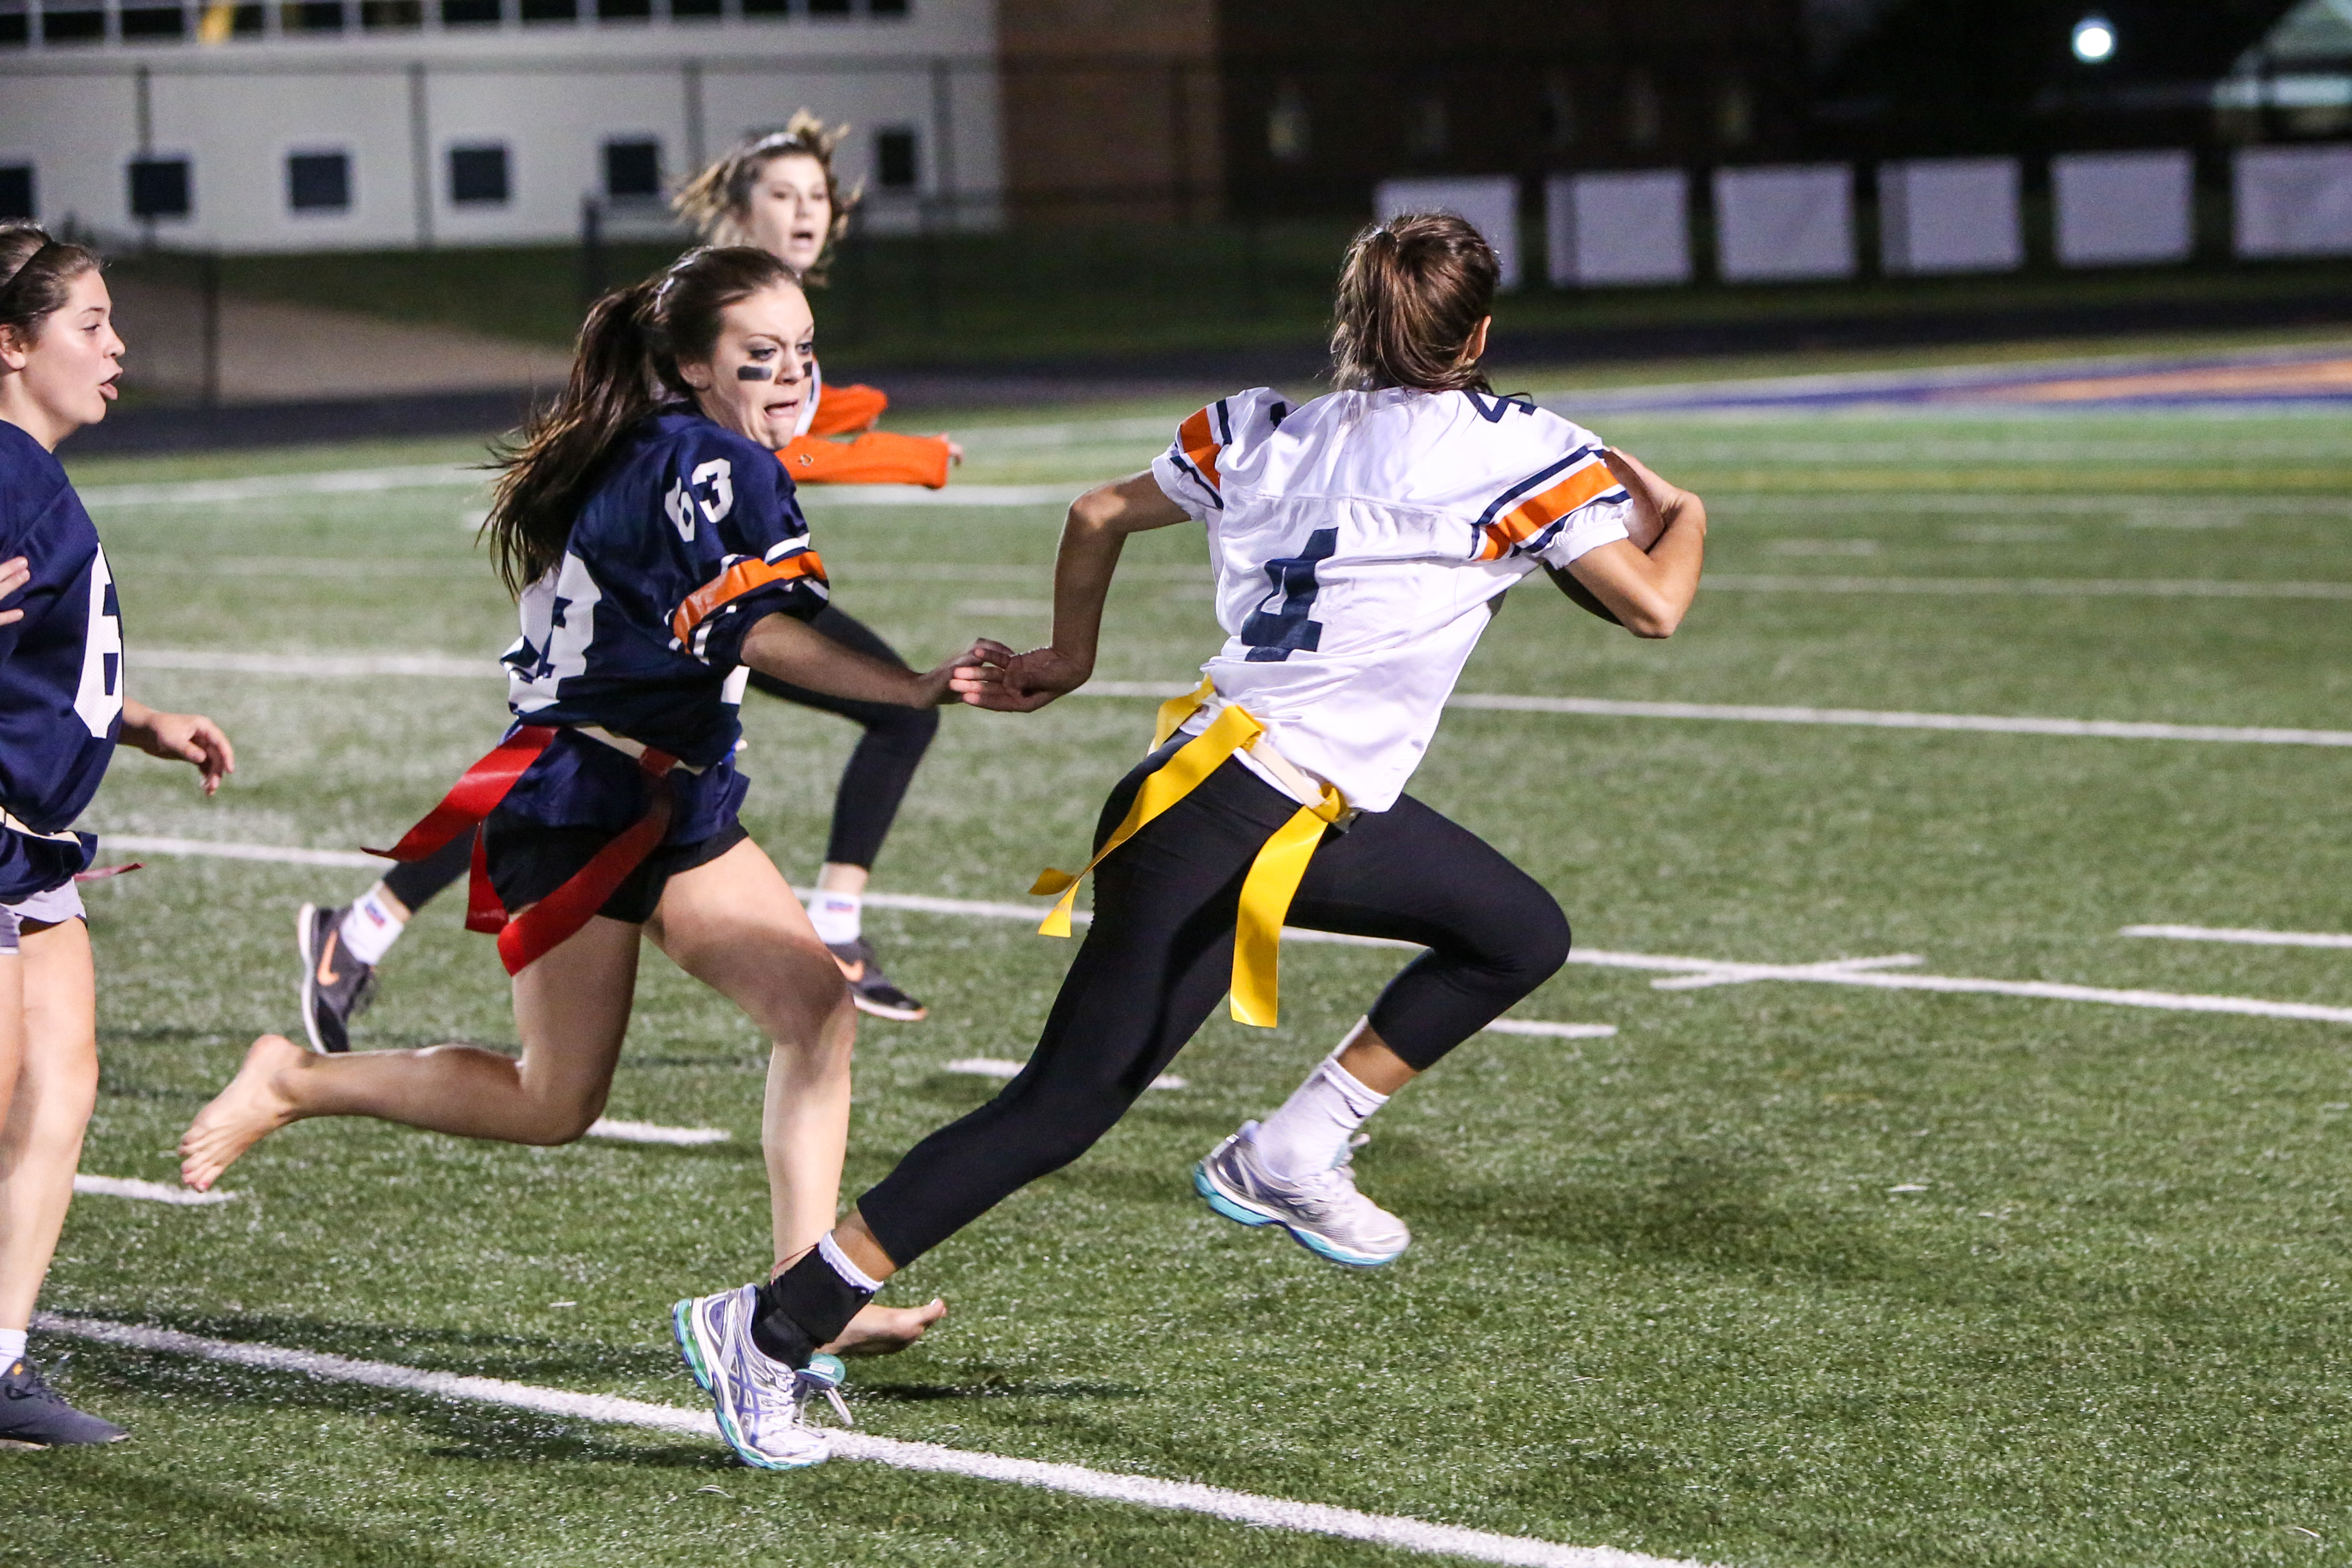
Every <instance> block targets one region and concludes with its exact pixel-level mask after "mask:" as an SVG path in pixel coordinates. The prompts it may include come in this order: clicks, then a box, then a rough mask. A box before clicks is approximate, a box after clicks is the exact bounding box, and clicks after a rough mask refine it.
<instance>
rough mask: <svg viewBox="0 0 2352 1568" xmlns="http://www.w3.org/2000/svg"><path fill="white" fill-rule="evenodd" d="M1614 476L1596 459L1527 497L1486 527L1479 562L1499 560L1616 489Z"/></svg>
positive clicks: (1607, 466) (1605, 465) (1615, 477)
mask: <svg viewBox="0 0 2352 1568" xmlns="http://www.w3.org/2000/svg"><path fill="white" fill-rule="evenodd" d="M1616 486H1617V476H1615V475H1614V474H1612V473H1611V472H1609V465H1607V464H1605V463H1603V462H1601V460H1600V459H1599V458H1597V457H1596V458H1594V459H1593V460H1592V461H1591V463H1588V464H1586V465H1584V466H1583V467H1581V468H1579V469H1578V470H1577V471H1576V472H1574V473H1573V474H1570V476H1568V477H1567V478H1565V479H1562V480H1561V481H1560V482H1559V484H1557V485H1554V486H1552V487H1551V488H1550V489H1549V490H1545V491H1542V492H1540V493H1538V494H1537V495H1533V496H1530V497H1528V498H1527V499H1526V500H1524V501H1521V502H1520V503H1519V504H1518V505H1517V506H1516V507H1512V508H1511V509H1510V510H1509V511H1507V512H1505V513H1504V514H1503V515H1502V516H1501V517H1497V518H1496V519H1495V520H1494V521H1493V522H1491V523H1488V524H1487V525H1486V542H1485V543H1483V544H1481V545H1480V546H1479V547H1478V555H1477V559H1480V560H1500V559H1502V558H1503V556H1504V555H1505V553H1507V551H1508V550H1509V549H1510V548H1511V547H1512V546H1513V545H1516V544H1517V543H1519V542H1520V541H1521V540H1523V539H1531V538H1535V537H1536V536H1537V535H1538V534H1539V533H1541V532H1543V531H1544V530H1545V529H1546V528H1549V527H1551V526H1552V524H1554V523H1556V522H1558V521H1559V519H1560V518H1562V517H1566V516H1568V514H1569V513H1570V512H1572V511H1574V510H1576V508H1577V507H1581V506H1583V505H1584V504H1585V503H1586V502H1587V501H1590V500H1591V499H1592V498H1593V497H1596V496H1601V495H1605V494H1607V493H1608V492H1609V491H1611V490H1612V489H1614V488H1616Z"/></svg>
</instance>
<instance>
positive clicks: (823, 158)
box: [669, 109, 865, 287]
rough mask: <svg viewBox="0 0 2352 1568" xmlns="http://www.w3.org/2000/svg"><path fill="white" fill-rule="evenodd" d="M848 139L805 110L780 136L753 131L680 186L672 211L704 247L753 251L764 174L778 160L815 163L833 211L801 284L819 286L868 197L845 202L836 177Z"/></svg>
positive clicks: (842, 128) (843, 130)
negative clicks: (754, 191)
mask: <svg viewBox="0 0 2352 1568" xmlns="http://www.w3.org/2000/svg"><path fill="white" fill-rule="evenodd" d="M848 134H849V127H848V126H846V125H835V126H828V125H826V124H825V122H824V120H819V119H818V118H817V117H816V116H815V115H814V114H811V113H810V112H809V111H808V110H805V109H800V110H793V117H792V119H790V120H786V121H785V122H784V128H783V129H782V131H754V132H753V133H752V134H751V135H749V136H746V137H745V138H743V140H742V141H738V142H737V143H736V144H735V145H734V146H732V147H730V148H729V149H728V150H727V151H726V152H722V153H720V154H719V156H718V157H717V158H715V159H713V160H712V161H711V162H709V164H708V165H707V166H706V167H705V168H704V169H703V171H702V172H700V173H698V174H697V175H695V176H694V177H693V178H692V179H690V180H688V181H687V183H685V184H683V185H680V186H679V187H678V188H677V194H676V195H674V196H672V197H670V199H669V207H670V211H672V212H674V213H676V214H677V215H678V216H679V217H681V218H684V219H685V220H686V221H687V222H688V223H690V224H692V225H694V231H695V233H697V234H698V235H701V236H702V239H703V243H705V244H706V245H749V244H750V243H751V237H750V235H749V232H748V229H747V225H745V223H744V221H743V220H744V219H745V218H746V217H747V216H748V215H750V213H751V188H752V187H753V186H754V185H757V184H758V183H760V176H761V173H762V172H765V170H766V169H767V167H768V165H769V164H770V163H772V162H774V161H775V160H777V159H779V158H814V159H815V160H816V166H817V167H818V168H820V169H822V170H824V199H825V204H826V205H827V206H829V207H830V208H831V209H832V211H833V224H832V226H831V227H830V228H828V229H827V230H826V231H825V236H824V247H823V248H822V249H820V250H819V251H818V252H817V255H816V260H814V261H813V262H811V263H810V264H809V268H808V271H807V273H806V274H804V275H803V278H802V281H803V282H805V283H807V284H809V285H811V286H813V287H814V286H817V285H821V284H823V283H824V264H825V262H826V260H827V259H828V258H829V257H830V256H832V254H833V246H834V242H835V240H838V239H839V238H840V237H841V236H842V235H843V234H845V232H847V230H848V228H849V209H850V208H852V207H854V206H856V204H857V203H858V198H859V197H861V196H863V195H864V194H865V190H864V188H863V187H860V188H859V189H857V190H855V191H852V192H850V193H848V194H847V195H846V196H844V195H843V194H842V193H841V181H840V179H839V177H838V176H836V175H835V173H834V172H833V150H834V149H835V148H836V147H838V146H840V145H841V140H842V138H843V137H845V136H846V135H848Z"/></svg>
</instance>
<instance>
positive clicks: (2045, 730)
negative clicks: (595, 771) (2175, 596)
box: [133, 654, 2352, 746]
mask: <svg viewBox="0 0 2352 1568" xmlns="http://www.w3.org/2000/svg"><path fill="white" fill-rule="evenodd" d="M136 657H137V656H136V655H135V654H134V655H133V662H134V663H135V662H136ZM1080 689H1081V690H1084V689H1085V688H1083V687H1081V688H1080ZM1447 706H1450V707H1459V708H1481V709H1486V710H1489V711H1494V712H1501V713H1563V714H1584V715H1588V716H1591V717H1595V718H1684V719H1720V720H1729V721H1731V722H1734V723H1740V724H1825V725H1848V726H1853V727H1860V728H1864V729H1948V730H1969V731H1975V732H1979V733H1983V734H1991V735H2058V736H2081V737H2090V738H2093V739H2100V740H2200V741H2211V742H2216V743H2221V744H2236V745H2242V746H2352V730H2345V729H2284V728H2269V727H2261V728H2253V727H2242V726H2236V725H2220V724H2146V723H2141V722H2138V721H2137V720H2130V719H2108V718H2025V717H2018V718H2012V717H2008V716H2001V715H1992V714H1969V713H1902V712H1881V711H1877V710H1874V709H1871V708H1839V707H1776V706H1748V705H1746V704H1736V703H1734V704H1727V703H1656V702H1626V701H1622V700H1619V699H1617V698H1613V697H1528V696H1511V695H1494V694H1482V693H1477V692H1456V693H1455V694H1454V698H1453V700H1452V701H1451V702H1450V703H1449V704H1447Z"/></svg>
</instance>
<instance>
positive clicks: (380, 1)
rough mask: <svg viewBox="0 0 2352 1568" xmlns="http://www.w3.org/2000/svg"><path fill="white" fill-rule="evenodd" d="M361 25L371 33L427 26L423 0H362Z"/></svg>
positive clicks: (401, 30)
mask: <svg viewBox="0 0 2352 1568" xmlns="http://www.w3.org/2000/svg"><path fill="white" fill-rule="evenodd" d="M360 26H362V27H365V28H366V29H367V30H368V31H369V32H371V33H381V32H406V31H408V30H410V29H411V28H415V27H421V26H425V6H424V5H423V4H422V0H360Z"/></svg>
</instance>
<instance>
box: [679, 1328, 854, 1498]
mask: <svg viewBox="0 0 2352 1568" xmlns="http://www.w3.org/2000/svg"><path fill="white" fill-rule="evenodd" d="M759 1300H760V1288H759V1287H758V1286H757V1285H744V1286H742V1287H740V1289H737V1290H732V1291H719V1293H718V1294H717V1295H715V1296H698V1297H693V1298H690V1299H688V1300H687V1301H680V1302H678V1303H677V1306H675V1307H673V1308H671V1309H670V1331H671V1332H672V1333H675V1334H677V1347H678V1349H679V1350H680V1351H681V1352H682V1353H684V1354H685V1356H686V1365H687V1370H688V1371H689V1372H691V1373H693V1374H694V1380H695V1381H696V1382H697V1383H698V1384H700V1385H702V1386H703V1388H704V1390H705V1391H706V1392H708V1393H709V1396H710V1408H711V1410H712V1412H713V1413H714V1414H715V1415H717V1416H718V1417H719V1436H720V1437H724V1438H726V1439H727V1446H728V1447H729V1448H732V1449H734V1450H735V1457H736V1458H739V1459H741V1460H742V1461H743V1462H744V1463H745V1464H747V1465H750V1466H751V1468H752V1469H761V1470H802V1469H808V1467H809V1466H811V1465H821V1464H823V1463H824V1461H825V1459H826V1458H827V1457H828V1456H829V1455H830V1454H831V1453H832V1451H833V1450H832V1446H831V1444H829V1443H828V1442H827V1441H826V1440H825V1435H824V1433H823V1432H821V1431H819V1430H818V1429H817V1428H816V1427H812V1426H811V1425H809V1422H808V1414H807V1409H806V1406H807V1404H808V1402H809V1400H810V1399H811V1398H812V1397H814V1396H818V1395H822V1396H824V1398H825V1399H826V1400H827V1401H828V1402H830V1403H831V1404H832V1406H833V1408H834V1413H835V1414H836V1415H838V1416H840V1417H841V1420H842V1424H843V1425H844V1426H855V1425H856V1422H854V1421H852V1420H851V1419H850V1416H849V1406H848V1405H846V1404H845V1403H844V1402H843V1400H842V1397H841V1385H842V1381H843V1379H844V1377H845V1375H846V1374H845V1372H844V1370H843V1368H842V1364H841V1363H840V1362H839V1361H838V1360H836V1359H835V1357H833V1356H830V1355H826V1354H824V1353H823V1352H822V1351H820V1352H819V1353H818V1354H816V1355H814V1357H812V1358H811V1359H810V1361H809V1364H807V1365H806V1366H804V1367H802V1368H800V1369H798V1370H797V1371H795V1370H794V1369H793V1368H792V1367H789V1366H786V1365H785V1364H783V1363H782V1362H780V1361H772V1360H770V1359H769V1358H768V1356H767V1354H765V1353H764V1352H762V1351H761V1349H760V1347H759V1346H758V1345H756V1344H753V1343H751V1318H752V1315H753V1314H754V1313H756V1312H758V1311H759V1310H760V1308H759Z"/></svg>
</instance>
